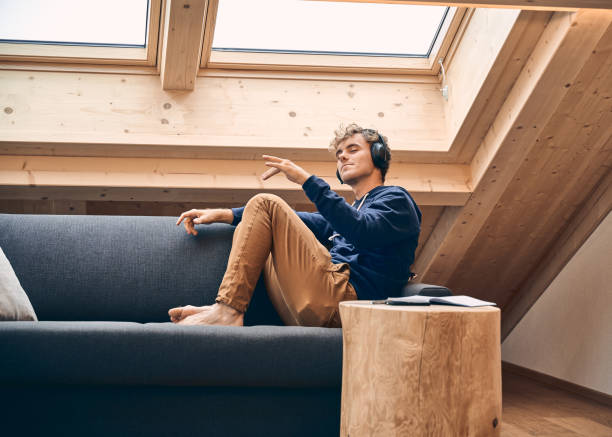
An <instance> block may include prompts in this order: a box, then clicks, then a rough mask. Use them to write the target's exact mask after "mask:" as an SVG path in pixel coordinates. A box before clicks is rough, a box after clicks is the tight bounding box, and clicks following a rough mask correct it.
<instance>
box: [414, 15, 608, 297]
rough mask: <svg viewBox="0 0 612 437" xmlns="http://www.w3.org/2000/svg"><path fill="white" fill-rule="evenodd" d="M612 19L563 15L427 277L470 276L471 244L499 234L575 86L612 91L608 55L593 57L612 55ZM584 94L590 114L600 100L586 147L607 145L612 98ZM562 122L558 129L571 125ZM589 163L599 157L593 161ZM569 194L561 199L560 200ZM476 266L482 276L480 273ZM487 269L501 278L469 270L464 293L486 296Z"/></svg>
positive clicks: (517, 93) (497, 127)
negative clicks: (498, 223) (514, 188)
mask: <svg viewBox="0 0 612 437" xmlns="http://www.w3.org/2000/svg"><path fill="white" fill-rule="evenodd" d="M611 21H612V14H611V13H610V12H605V13H599V12H594V11H586V12H585V11H580V12H578V13H575V14H571V13H566V12H556V13H555V15H554V16H553V18H552V19H551V21H550V23H549V25H548V26H547V28H546V30H545V31H544V33H543V34H542V38H541V39H540V41H539V42H538V45H537V47H536V48H535V49H534V51H533V53H532V55H531V56H530V58H529V60H528V61H527V63H526V65H525V67H524V69H523V71H522V72H521V74H520V76H519V78H518V80H517V81H516V83H515V85H514V87H513V89H512V91H511V92H510V94H509V96H508V98H507V99H506V101H505V103H504V105H503V107H502V108H501V110H500V111H499V114H498V116H497V117H496V119H495V121H494V123H493V125H492V126H491V127H490V129H489V131H488V133H487V135H486V138H485V140H484V141H483V143H482V144H481V146H480V148H479V150H478V152H477V153H476V156H475V158H474V159H473V161H472V163H471V167H472V176H473V177H472V181H471V186H472V187H474V188H473V190H474V191H473V193H472V195H471V197H470V199H469V201H468V202H467V203H466V205H465V206H464V207H463V209H462V210H461V212H460V213H459V214H458V216H457V218H456V219H455V221H454V222H453V224H452V225H450V226H449V230H448V232H447V234H446V236H445V238H444V239H442V240H441V243H440V245H439V246H437V247H433V248H432V249H431V250H429V251H427V253H428V254H429V259H423V260H422V264H423V265H425V266H426V267H427V270H426V271H423V275H424V278H423V280H424V281H425V282H433V283H440V284H444V285H447V286H451V285H455V286H456V285H457V284H456V283H452V282H451V280H450V279H451V277H453V275H454V274H456V272H459V273H457V274H462V272H460V268H459V265H460V263H462V262H469V261H470V258H469V257H468V255H467V252H468V250H469V249H470V247H474V246H473V243H474V241H475V239H476V237H477V235H478V234H479V233H483V234H484V235H490V234H492V230H491V229H488V228H486V224H485V222H486V221H487V218H488V217H489V216H490V215H491V214H493V213H494V212H495V209H496V208H499V204H500V203H499V201H500V198H501V197H502V195H503V194H504V192H505V191H506V188H507V187H508V186H510V185H512V184H513V183H514V182H515V178H516V177H517V172H518V171H519V170H520V169H521V167H522V165H523V164H524V162H525V160H526V159H529V154H530V153H532V152H533V153H538V151H540V150H541V147H542V146H541V145H542V139H541V135H542V133H544V134H546V133H547V127H549V126H551V125H550V124H549V121H550V120H551V118H553V117H555V118H558V119H563V118H565V114H566V112H565V111H567V110H571V109H570V107H566V106H565V105H564V99H571V98H572V97H568V94H571V93H572V90H571V88H572V84H574V85H578V83H579V82H581V83H582V84H584V86H585V87H586V88H587V89H588V86H591V84H592V82H593V81H595V82H599V81H603V82H599V86H600V87H601V89H602V90H603V89H605V88H604V85H603V83H604V82H605V80H606V79H607V78H609V76H606V75H604V76H601V77H600V76H598V75H597V74H598V72H599V69H600V68H602V63H601V59H600V62H599V63H598V64H597V63H594V64H593V65H592V64H591V63H590V62H589V60H590V59H593V58H592V57H599V56H605V55H608V54H609V51H607V50H604V53H603V54H601V55H600V54H599V53H598V52H597V48H598V47H601V46H602V45H603V46H604V47H605V46H606V45H607V40H608V33H609V31H610V23H611ZM569 58H571V59H573V62H571V63H569V62H567V59H569ZM594 65H596V67H595V66H594ZM587 84H588V86H587ZM594 85H595V86H597V85H598V84H594ZM580 87H581V88H582V87H583V86H582V85H581V86H580ZM581 96H582V97H583V100H584V101H585V103H584V105H586V106H585V107H586V108H587V109H588V110H589V111H591V110H592V108H593V105H594V104H595V112H594V113H591V112H590V113H589V114H590V115H593V114H595V115H594V116H593V117H591V119H590V122H587V123H586V124H589V125H591V129H596V130H595V131H596V132H597V134H596V135H595V136H594V137H591V138H588V140H587V141H588V142H587V144H585V145H584V148H585V149H588V150H591V148H592V149H601V147H602V146H601V144H602V143H601V141H600V139H601V138H604V137H605V132H606V130H607V129H608V126H609V124H608V125H606V124H605V123H602V124H601V126H602V128H601V129H597V126H599V125H600V124H599V123H598V122H596V120H598V119H602V118H607V117H608V115H607V114H606V113H605V111H604V112H603V113H601V112H600V113H598V111H601V110H602V109H601V108H597V105H604V106H605V105H606V104H609V100H607V99H604V98H603V97H601V96H598V95H597V94H593V93H592V92H591V94H589V93H588V92H585V93H584V95H581ZM587 102H588V103H587ZM595 102H597V103H595ZM589 105H591V106H589ZM583 108H584V107H583ZM558 123H559V122H557V125H556V129H557V130H558V129H561V128H563V126H564V125H563V124H558ZM561 123H563V122H562V121H561ZM574 134H575V135H579V134H580V132H579V130H576V129H575V130H574ZM548 136H550V134H548ZM566 136H567V135H566ZM562 138H563V137H562ZM591 153H592V155H593V156H594V155H595V154H596V153H597V152H596V151H595V150H591ZM560 156H562V159H564V160H565V161H568V162H570V163H571V162H572V157H571V155H560ZM587 161H589V162H592V161H591V160H590V159H587ZM585 168H586V167H585ZM540 175H541V173H540V172H539V170H538V173H536V175H535V178H534V179H530V180H531V181H532V183H531V184H525V183H524V181H523V182H522V184H521V187H523V188H524V189H527V190H532V191H535V190H538V191H539V188H540V185H541V181H538V176H540ZM575 175H576V176H575V177H576V178H578V179H579V178H583V179H584V178H585V177H587V178H590V177H591V176H592V175H589V173H588V172H585V173H584V174H583V173H582V172H580V171H578V172H576V173H575ZM599 177H601V173H600V174H599ZM536 192H537V191H536ZM561 198H562V197H560V196H557V197H556V199H561ZM537 200H542V199H537ZM498 231H499V228H497V229H496V230H495V232H498ZM544 233H546V232H544ZM493 235H495V233H493ZM507 236H508V241H509V242H510V243H512V241H513V238H515V237H514V235H513V234H508V235H507ZM485 244H488V245H487V246H483V244H482V243H481V244H480V245H479V246H480V248H481V249H482V248H483V247H486V248H492V245H491V241H488V242H486V243H485ZM475 250H476V249H475ZM483 252H485V251H483ZM512 255H513V257H512V258H511V259H507V258H504V257H496V259H498V260H499V262H506V261H517V259H516V257H515V256H514V255H515V254H512ZM476 271H478V272H479V273H478V274H476ZM482 273H484V274H490V275H491V276H492V277H495V276H496V275H495V274H494V273H493V272H492V271H491V269H490V267H489V268H488V270H487V268H484V269H483V268H482V264H481V265H480V266H479V267H478V270H473V269H471V270H466V271H463V274H464V277H469V280H470V288H469V289H465V288H462V289H460V290H464V291H465V294H470V295H473V296H476V297H478V295H475V294H473V291H474V290H475V287H474V285H475V281H477V279H478V278H479V277H480V276H481V274H482ZM451 288H452V286H451ZM482 290H485V289H484V288H483V289H482ZM497 292H501V290H499V288H498V287H496V286H493V287H492V286H491V284H489V286H488V288H487V289H486V293H488V294H489V295H488V296H486V297H485V299H487V300H491V301H493V302H496V303H497V304H498V305H501V304H503V303H502V302H498V301H496V300H495V299H494V297H495V298H497V296H491V293H497ZM503 293H505V292H503Z"/></svg>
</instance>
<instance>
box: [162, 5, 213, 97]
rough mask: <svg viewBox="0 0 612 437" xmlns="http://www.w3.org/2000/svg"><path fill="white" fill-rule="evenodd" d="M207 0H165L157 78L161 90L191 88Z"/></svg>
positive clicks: (196, 71) (195, 73)
mask: <svg viewBox="0 0 612 437" xmlns="http://www.w3.org/2000/svg"><path fill="white" fill-rule="evenodd" d="M207 3H208V2H207V0H180V1H179V0H166V4H165V25H164V27H163V32H164V34H163V48H162V55H161V74H160V75H161V82H162V88H163V89H164V90H193V88H194V86H195V82H196V76H197V73H198V69H199V66H200V53H201V52H202V41H203V36H204V23H205V19H204V17H205V16H206V7H207Z"/></svg>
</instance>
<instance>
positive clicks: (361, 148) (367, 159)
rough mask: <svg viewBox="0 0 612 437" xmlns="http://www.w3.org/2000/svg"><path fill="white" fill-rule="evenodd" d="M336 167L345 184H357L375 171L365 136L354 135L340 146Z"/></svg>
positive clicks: (337, 151)
mask: <svg viewBox="0 0 612 437" xmlns="http://www.w3.org/2000/svg"><path fill="white" fill-rule="evenodd" d="M336 165H337V167H338V171H339V172H340V177H342V180H343V181H344V183H345V184H351V183H355V182H357V181H359V179H361V178H363V177H368V176H369V175H371V174H372V172H373V171H375V169H376V167H375V166H374V162H372V154H371V152H370V145H369V144H368V142H367V141H366V140H365V138H363V135H361V134H354V135H353V136H351V137H349V138H347V139H345V140H344V141H342V142H341V143H340V144H339V145H338V148H337V149H336Z"/></svg>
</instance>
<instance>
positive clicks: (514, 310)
mask: <svg viewBox="0 0 612 437" xmlns="http://www.w3.org/2000/svg"><path fill="white" fill-rule="evenodd" d="M611 141H612V140H611ZM611 210H612V170H609V171H608V173H607V174H606V175H605V176H604V177H603V178H602V179H601V180H600V181H599V183H598V184H597V185H596V187H595V189H594V190H593V192H592V193H591V195H590V196H588V198H587V200H586V201H585V202H584V203H583V205H582V206H581V208H580V209H579V210H578V211H577V212H576V213H575V214H574V215H573V217H572V219H571V220H570V222H569V224H568V225H567V226H566V227H565V229H564V230H563V232H562V233H561V235H559V237H558V238H557V239H556V241H555V243H554V245H553V247H551V248H550V250H548V253H547V255H546V256H545V257H544V259H542V260H541V261H540V262H539V263H538V265H537V266H536V268H534V269H533V271H532V272H531V273H530V274H529V275H528V276H527V278H526V279H525V280H524V281H523V283H522V284H521V286H520V287H519V290H520V293H517V295H516V297H515V299H513V300H512V301H511V302H510V304H509V305H508V306H506V307H504V308H503V310H502V319H501V320H502V322H501V341H502V342H503V341H504V339H505V338H506V337H507V336H508V335H509V334H510V332H512V330H513V329H514V327H515V326H516V325H518V323H519V322H520V321H521V319H522V318H523V316H524V315H525V314H527V312H528V311H529V309H530V308H531V307H532V306H533V304H535V302H536V301H537V300H538V298H539V297H540V296H541V295H542V293H544V292H545V291H546V289H547V288H548V286H549V285H550V284H551V283H552V281H553V280H554V279H555V278H556V277H557V275H558V274H559V272H561V270H563V268H564V267H565V265H566V264H567V263H568V262H569V261H570V260H571V259H572V257H573V256H574V255H575V254H576V252H578V250H579V249H580V248H581V247H582V245H583V244H584V242H585V241H586V240H587V239H588V238H589V236H590V235H591V234H592V233H593V231H594V230H595V229H597V226H599V224H600V223H601V222H602V221H603V220H604V219H605V218H606V217H607V216H608V214H610V211H611ZM602 261H603V262H606V261H609V260H602Z"/></svg>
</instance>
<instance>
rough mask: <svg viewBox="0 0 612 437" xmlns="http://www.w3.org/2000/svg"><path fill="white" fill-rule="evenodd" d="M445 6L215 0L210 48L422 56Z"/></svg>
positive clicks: (431, 42) (437, 31)
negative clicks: (215, 9) (212, 35)
mask: <svg viewBox="0 0 612 437" xmlns="http://www.w3.org/2000/svg"><path fill="white" fill-rule="evenodd" d="M448 11H449V8H448V7H446V6H419V5H405V4H399V5H395V4H385V3H350V2H323V1H300V0H258V1H252V0H220V1H219V7H218V12H217V19H216V24H215V33H214V38H213V43H212V50H213V51H235V52H264V53H266V52H267V53H270V52H273V53H303V54H330V55H349V56H350V55H353V56H394V57H416V58H427V57H429V56H430V53H431V50H432V48H433V47H434V43H435V41H436V38H438V36H439V34H440V30H441V28H442V24H443V22H444V19H445V17H446V15H447V14H448Z"/></svg>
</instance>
